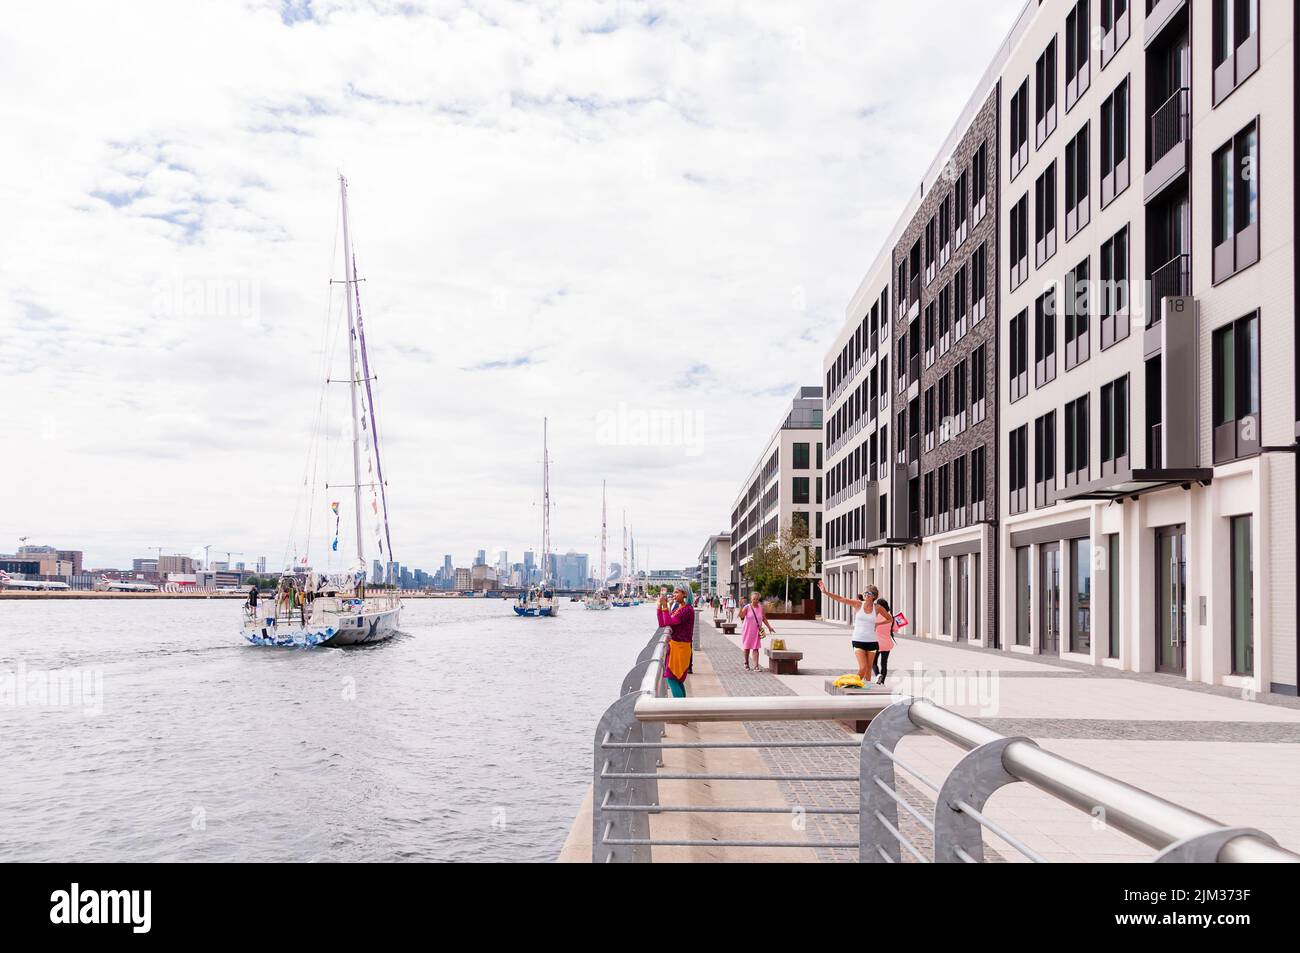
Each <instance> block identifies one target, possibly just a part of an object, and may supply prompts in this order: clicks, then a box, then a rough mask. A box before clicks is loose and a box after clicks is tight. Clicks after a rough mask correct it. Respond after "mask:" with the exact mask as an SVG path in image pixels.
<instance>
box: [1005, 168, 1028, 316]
mask: <svg viewBox="0 0 1300 953" xmlns="http://www.w3.org/2000/svg"><path fill="white" fill-rule="evenodd" d="M1008 251H1009V252H1010V262H1011V290H1012V291H1015V290H1016V289H1017V288H1019V287H1020V286H1021V285H1022V284H1024V283H1025V279H1026V278H1028V277H1029V193H1028V192H1026V193H1025V194H1024V195H1022V196H1021V197H1020V201H1019V202H1017V203H1016V204H1015V205H1014V206H1012V208H1011V243H1010V246H1009V249H1008Z"/></svg>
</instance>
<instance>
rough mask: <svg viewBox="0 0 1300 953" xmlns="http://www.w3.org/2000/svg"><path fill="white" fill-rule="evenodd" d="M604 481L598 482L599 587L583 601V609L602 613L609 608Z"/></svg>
mask: <svg viewBox="0 0 1300 953" xmlns="http://www.w3.org/2000/svg"><path fill="white" fill-rule="evenodd" d="M606 572H607V570H606V568H605V481H604V480H601V481H600V575H599V576H598V577H597V578H598V579H599V580H600V587H599V588H598V589H597V590H596V591H595V592H593V593H592V594H591V595H589V596H587V598H586V599H584V600H583V603H582V604H583V607H584V608H587V609H593V610H599V611H604V610H605V609H608V608H610V601H609V590H608V589H606V588H605V582H606V579H605V574H606Z"/></svg>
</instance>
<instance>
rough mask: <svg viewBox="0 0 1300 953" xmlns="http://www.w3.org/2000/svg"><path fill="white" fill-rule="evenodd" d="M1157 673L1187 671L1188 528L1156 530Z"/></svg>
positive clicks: (1181, 672)
mask: <svg viewBox="0 0 1300 953" xmlns="http://www.w3.org/2000/svg"><path fill="white" fill-rule="evenodd" d="M1156 639H1157V642H1156V671H1157V672H1171V673H1174V674H1177V675H1182V674H1184V673H1185V672H1186V670H1187V661H1186V647H1187V528H1186V527H1185V526H1183V525H1181V524H1180V525H1178V526H1164V527H1161V528H1160V529H1158V530H1156Z"/></svg>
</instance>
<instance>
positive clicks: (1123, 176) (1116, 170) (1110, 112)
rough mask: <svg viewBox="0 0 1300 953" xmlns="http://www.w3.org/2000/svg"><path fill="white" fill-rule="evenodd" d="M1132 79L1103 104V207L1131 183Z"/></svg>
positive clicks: (1123, 81)
mask: <svg viewBox="0 0 1300 953" xmlns="http://www.w3.org/2000/svg"><path fill="white" fill-rule="evenodd" d="M1128 138H1129V137H1128V77H1127V76H1126V77H1124V79H1123V80H1122V81H1121V82H1120V84H1119V85H1118V86H1116V87H1115V90H1114V92H1112V93H1111V94H1110V95H1109V96H1108V97H1106V101H1105V102H1103V103H1102V104H1101V159H1100V162H1101V207H1102V208H1105V207H1106V206H1107V205H1109V204H1110V203H1111V202H1112V201H1113V200H1114V198H1115V196H1117V195H1119V194H1120V193H1121V192H1123V191H1124V190H1125V189H1127V188H1128V183H1129V155H1128V153H1129V149H1128Z"/></svg>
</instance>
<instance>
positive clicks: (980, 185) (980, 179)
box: [970, 142, 989, 225]
mask: <svg viewBox="0 0 1300 953" xmlns="http://www.w3.org/2000/svg"><path fill="white" fill-rule="evenodd" d="M988 166H989V154H988V144H987V143H985V142H981V143H980V147H979V148H978V149H976V150H975V154H974V155H973V156H971V161H970V205H971V224H972V225H978V224H979V223H980V221H981V220H982V219H983V218H984V212H985V211H986V209H987V204H988V203H987V202H986V199H987V197H988V190H989V187H988V174H989V168H988Z"/></svg>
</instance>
